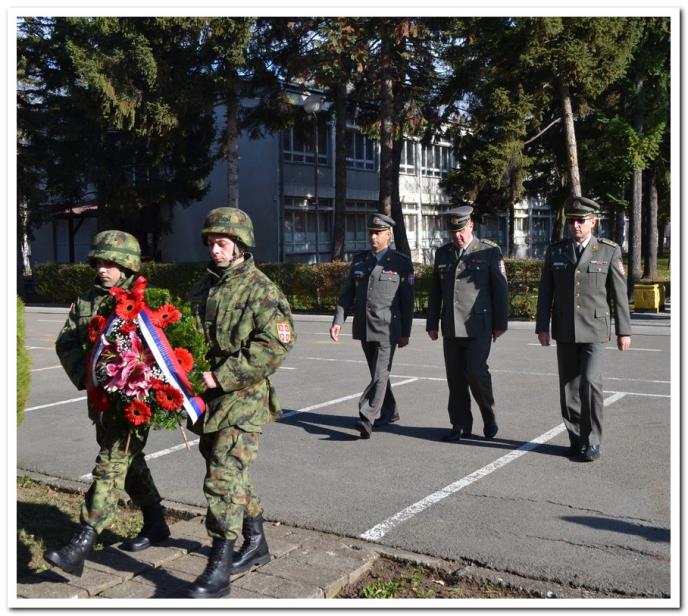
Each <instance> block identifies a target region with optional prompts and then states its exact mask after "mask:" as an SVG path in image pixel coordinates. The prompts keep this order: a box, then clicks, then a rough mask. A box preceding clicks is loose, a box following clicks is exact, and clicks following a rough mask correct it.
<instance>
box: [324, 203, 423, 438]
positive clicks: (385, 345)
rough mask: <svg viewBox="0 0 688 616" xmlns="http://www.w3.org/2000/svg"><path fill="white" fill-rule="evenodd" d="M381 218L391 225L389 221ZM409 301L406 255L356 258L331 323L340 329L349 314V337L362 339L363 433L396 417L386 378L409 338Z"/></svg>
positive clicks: (360, 406)
mask: <svg viewBox="0 0 688 616" xmlns="http://www.w3.org/2000/svg"><path fill="white" fill-rule="evenodd" d="M378 216H379V215H378ZM373 220H375V218H374V219H373ZM384 220H385V221H390V222H387V224H393V221H391V219H390V218H389V217H386V216H385V217H384ZM413 302H414V274H413V263H412V262H411V259H410V258H409V257H407V256H406V255H404V254H402V253H400V252H397V251H396V250H394V249H393V248H390V247H388V248H387V249H386V251H385V252H384V254H383V255H382V258H381V259H380V260H379V261H378V259H377V258H376V256H375V254H374V253H373V252H372V251H370V250H368V251H365V252H360V253H358V254H356V255H355V256H354V258H353V260H352V263H351V269H350V271H349V277H348V279H347V281H346V284H345V285H344V288H343V290H342V293H341V296H340V297H339V301H338V302H337V308H336V311H335V315H334V320H333V323H332V324H333V325H342V324H343V323H344V321H345V320H346V318H347V316H348V315H349V314H351V313H353V315H354V321H353V325H352V333H353V338H354V340H360V341H361V347H362V348H363V353H364V354H365V357H366V361H367V363H368V369H369V371H370V377H371V380H370V383H368V385H367V387H366V388H365V390H364V391H363V394H362V395H361V397H360V399H359V401H358V412H359V416H360V421H361V422H362V423H363V427H364V429H365V430H366V431H367V432H370V431H371V429H372V425H373V423H374V422H375V420H376V419H378V418H379V420H380V421H382V422H385V423H388V422H389V421H396V420H397V419H398V418H399V411H398V408H397V403H396V400H395V399H394V394H393V393H392V388H391V386H390V383H389V374H390V371H391V369H392V360H393V358H394V351H395V350H396V346H397V343H398V341H399V339H400V338H409V337H410V336H411V326H412V324H413Z"/></svg>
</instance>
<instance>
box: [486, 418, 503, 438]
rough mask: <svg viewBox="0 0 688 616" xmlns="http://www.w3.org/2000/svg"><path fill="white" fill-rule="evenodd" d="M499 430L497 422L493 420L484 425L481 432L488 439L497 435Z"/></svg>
mask: <svg viewBox="0 0 688 616" xmlns="http://www.w3.org/2000/svg"><path fill="white" fill-rule="evenodd" d="M498 430H499V427H498V426H497V422H495V421H493V422H492V423H489V424H487V425H486V426H485V429H484V430H483V434H484V435H485V438H487V439H490V438H494V437H495V436H497V431H498Z"/></svg>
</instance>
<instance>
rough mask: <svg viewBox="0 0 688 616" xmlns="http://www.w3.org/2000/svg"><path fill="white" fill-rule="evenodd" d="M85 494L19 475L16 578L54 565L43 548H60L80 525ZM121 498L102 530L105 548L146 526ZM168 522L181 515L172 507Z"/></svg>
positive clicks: (100, 541) (101, 545)
mask: <svg viewBox="0 0 688 616" xmlns="http://www.w3.org/2000/svg"><path fill="white" fill-rule="evenodd" d="M83 500H84V495H83V494H82V493H81V492H77V491H70V490H66V489H58V488H55V487H52V486H49V485H46V484H43V483H40V482H38V481H34V480H33V479H30V478H28V477H17V578H18V579H21V578H23V577H25V576H27V575H32V574H34V573H40V572H41V571H45V570H46V569H50V568H51V567H52V565H50V563H48V562H46V561H45V560H44V559H43V552H44V551H45V550H46V549H50V548H60V547H62V546H63V545H65V544H66V543H67V542H68V541H69V540H70V539H71V538H72V536H73V535H74V533H75V531H76V529H77V528H78V526H79V524H80V522H79V513H80V510H81V503H82V502H83ZM124 503H125V501H124V500H122V501H121V502H120V511H119V513H118V515H117V517H116V518H115V522H114V524H113V525H112V527H111V528H109V529H108V530H105V531H103V532H102V533H101V534H100V536H99V537H98V540H97V542H96V545H95V549H96V550H102V549H103V548H104V547H107V546H109V545H112V544H115V543H120V542H122V541H124V540H125V539H127V538H129V537H135V536H136V535H137V534H138V532H139V530H141V527H142V526H143V516H142V514H141V511H140V509H138V508H134V507H129V506H127V505H125V504H124ZM165 518H166V519H167V523H168V524H172V523H173V522H175V521H177V520H178V519H182V518H181V517H180V516H178V515H176V514H175V513H173V512H170V511H169V510H168V511H166V512H165Z"/></svg>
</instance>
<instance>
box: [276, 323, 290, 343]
mask: <svg viewBox="0 0 688 616" xmlns="http://www.w3.org/2000/svg"><path fill="white" fill-rule="evenodd" d="M277 337H278V338H279V339H280V342H284V344H287V343H288V342H291V327H289V323H287V322H286V321H280V322H279V323H277Z"/></svg>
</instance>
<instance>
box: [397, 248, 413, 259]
mask: <svg viewBox="0 0 688 616" xmlns="http://www.w3.org/2000/svg"><path fill="white" fill-rule="evenodd" d="M394 252H396V253H397V255H399V256H400V257H403V258H404V259H406V261H410V260H411V257H409V256H408V255H407V254H404V253H403V252H399V251H398V250H395V251H394Z"/></svg>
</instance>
